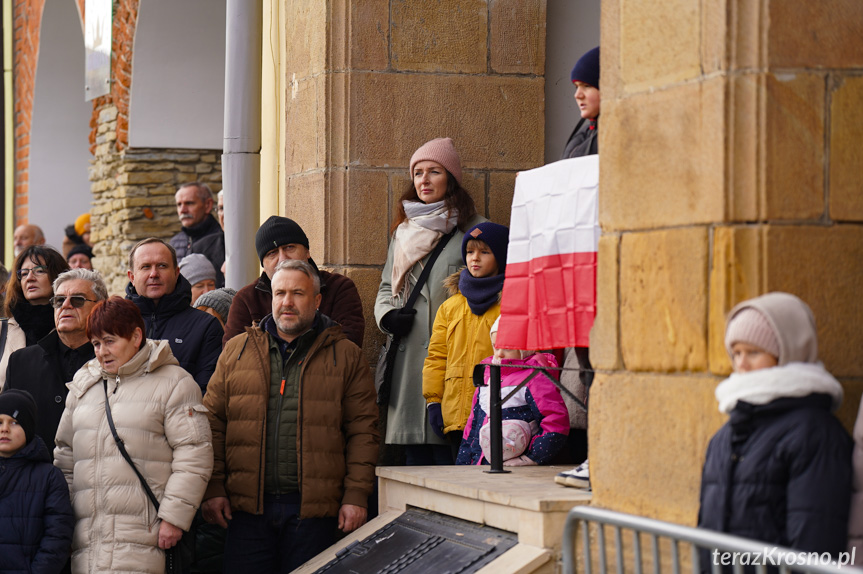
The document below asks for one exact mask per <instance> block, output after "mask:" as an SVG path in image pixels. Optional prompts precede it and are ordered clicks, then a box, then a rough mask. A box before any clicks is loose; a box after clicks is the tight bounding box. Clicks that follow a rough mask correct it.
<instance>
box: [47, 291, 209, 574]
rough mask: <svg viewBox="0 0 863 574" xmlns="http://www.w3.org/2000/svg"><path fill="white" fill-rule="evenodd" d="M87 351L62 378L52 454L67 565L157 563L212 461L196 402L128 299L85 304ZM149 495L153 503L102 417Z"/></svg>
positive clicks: (188, 380)
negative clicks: (61, 483) (90, 354)
mask: <svg viewBox="0 0 863 574" xmlns="http://www.w3.org/2000/svg"><path fill="white" fill-rule="evenodd" d="M87 335H88V337H89V338H90V340H91V342H92V343H93V348H94V351H95V353H96V358H95V359H93V360H92V361H90V362H89V363H87V364H86V365H84V366H83V367H82V368H81V369H80V370H79V371H78V372H77V373H76V374H75V378H74V379H73V381H72V382H71V383H69V394H68V396H67V399H66V410H65V411H64V413H63V417H62V418H61V420H60V427H59V429H58V430H57V437H56V444H57V447H56V449H55V450H54V464H55V465H56V466H58V467H59V468H60V469H61V470H62V471H63V474H64V475H65V476H66V480H67V482H68V484H69V489H70V491H71V493H72V506H73V508H74V510H75V519H76V524H75V533H74V536H73V540H72V571H73V572H75V573H78V572H88V573H89V572H138V573H140V572H147V573H154V574H160V573H163V572H164V571H165V555H164V552H163V551H164V550H166V549H168V548H171V547H173V546H174V545H176V544H177V543H178V542H179V540H180V538H181V537H182V534H183V531H184V530H187V529H188V528H189V526H190V525H191V523H192V519H193V517H194V515H195V511H196V509H197V508H198V506H199V505H200V503H201V498H202V497H203V495H204V491H205V489H206V487H207V482H208V481H209V479H210V474H211V473H212V470H213V446H212V435H211V433H210V425H209V423H208V421H207V417H206V409H205V407H204V406H203V405H202V404H201V391H200V390H199V387H198V385H197V383H195V380H194V379H193V378H192V377H191V375H189V374H188V373H187V372H186V371H184V370H183V369H182V368H180V366H179V364H178V363H177V360H176V359H175V358H174V356H173V354H171V348H170V347H169V346H168V342H167V341H151V340H147V339H146V338H145V337H144V321H143V319H142V318H141V314H140V312H139V311H138V308H137V307H136V306H135V305H134V304H133V303H132V302H131V301H126V300H125V299H121V298H120V297H111V298H110V299H108V300H107V301H103V302H101V303H99V304H98V305H96V306H95V307H94V308H93V311H92V313H91V314H90V316H89V317H88V319H87ZM106 401H107V403H108V404H109V405H110V411H111V414H112V417H113V420H114V424H115V427H116V430H117V434H118V435H119V437H120V439H121V440H122V441H123V443H124V444H125V448H126V450H127V451H128V453H129V456H130V457H131V458H132V460H133V462H134V463H135V466H136V467H137V469H138V471H139V472H140V473H141V474H142V475H143V477H144V478H145V479H146V481H147V484H148V485H149V487H150V489H151V490H152V491H153V493H154V494H155V497H156V498H157V499H158V500H159V503H160V507H159V511H158V513H157V512H156V510H155V509H154V507H153V504H152V503H151V502H150V499H149V498H148V496H147V494H146V492H145V490H144V487H143V485H142V484H141V481H140V480H139V479H138V477H137V475H136V474H135V471H134V470H133V469H132V467H131V465H130V464H129V463H128V462H127V461H126V460H125V459H124V458H123V456H122V455H121V453H120V450H119V448H118V446H117V444H116V442H115V440H114V436H113V433H112V431H111V429H110V427H109V424H108V421H107V412H106Z"/></svg>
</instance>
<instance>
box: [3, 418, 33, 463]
mask: <svg viewBox="0 0 863 574" xmlns="http://www.w3.org/2000/svg"><path fill="white" fill-rule="evenodd" d="M25 444H27V435H25V434H24V429H23V428H21V425H19V424H18V421H16V420H15V419H13V418H12V417H10V416H9V415H0V457H3V458H9V457H10V456H13V455H14V454H15V453H17V452H18V451H19V450H21V449H22V448H24V445H25Z"/></svg>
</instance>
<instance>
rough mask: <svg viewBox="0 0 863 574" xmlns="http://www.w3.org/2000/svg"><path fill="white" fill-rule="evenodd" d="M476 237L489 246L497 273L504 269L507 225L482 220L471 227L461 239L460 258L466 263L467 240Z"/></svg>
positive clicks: (507, 238) (507, 242)
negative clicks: (495, 262) (495, 261)
mask: <svg viewBox="0 0 863 574" xmlns="http://www.w3.org/2000/svg"><path fill="white" fill-rule="evenodd" d="M471 239H478V240H479V241H482V242H484V243H485V244H486V245H488V246H489V247H490V248H491V252H492V253H494V258H495V259H496V260H497V269H498V273H503V271H504V269H506V250H507V247H509V227H507V226H505V225H500V224H497V223H492V222H491V221H483V222H482V223H477V224H476V225H474V226H473V227H471V228H470V229H469V230H468V232H467V233H465V234H464V237H463V238H462V240H461V260H462V261H463V262H464V264H465V265H467V242H468V241H470V240H471Z"/></svg>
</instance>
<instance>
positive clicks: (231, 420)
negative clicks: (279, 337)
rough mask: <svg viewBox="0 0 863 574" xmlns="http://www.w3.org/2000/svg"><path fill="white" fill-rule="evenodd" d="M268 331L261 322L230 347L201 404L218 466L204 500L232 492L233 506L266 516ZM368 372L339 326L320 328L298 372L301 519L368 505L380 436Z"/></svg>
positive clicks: (236, 338) (358, 352)
mask: <svg viewBox="0 0 863 574" xmlns="http://www.w3.org/2000/svg"><path fill="white" fill-rule="evenodd" d="M269 336H270V335H268V334H267V333H266V332H264V331H262V330H261V329H260V328H259V327H250V328H247V329H246V333H245V334H243V335H240V336H237V337H234V338H233V339H231V340H230V341H229V342H228V344H227V345H225V348H224V350H223V351H222V355H221V357H219V362H218V363H217V364H216V372H215V373H213V378H212V379H210V384H209V386H208V387H207V395H206V396H205V397H204V405H205V406H206V407H207V409H208V410H209V412H208V416H209V417H210V426H211V428H212V431H213V449H214V451H215V464H214V468H213V477H212V479H211V480H210V484H209V485H208V487H207V492H206V494H205V495H204V500H207V499H210V498H215V497H220V496H227V497H228V499H229V500H230V502H231V509H232V510H239V511H243V512H250V513H254V514H261V513H262V512H263V507H264V504H263V501H264V464H265V453H266V443H265V434H266V433H265V431H266V426H267V421H266V418H267V398H268V394H269V388H270V359H269V345H270V343H269ZM377 419H378V410H377V406H376V404H375V389H374V383H373V381H372V374H371V370H370V369H369V365H368V363H367V362H366V360H365V359H364V358H363V356H362V351H361V350H360V348H359V347H357V346H356V345H355V344H353V343H352V342H350V341H349V340H347V338H346V337H345V335H344V334H343V333H342V329H341V327H339V326H338V325H334V326H332V327H329V328H325V329H323V330H322V331H321V332H320V333H319V334H318V336H317V338H316V339H315V341H314V343H313V344H312V347H311V349H309V351H308V354H307V355H306V358H305V360H304V361H303V366H302V370H301V372H300V403H299V410H298V412H297V450H298V457H297V459H298V476H299V481H300V491H301V503H300V517H301V518H308V517H320V516H337V515H338V512H339V508H340V507H341V505H342V504H353V505H356V506H361V507H364V508H365V507H366V506H367V504H368V497H369V495H370V494H371V492H372V485H373V484H374V478H375V462H376V460H377V456H378V442H379V440H380V435H379V433H378V428H377Z"/></svg>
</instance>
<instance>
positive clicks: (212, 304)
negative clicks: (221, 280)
mask: <svg viewBox="0 0 863 574" xmlns="http://www.w3.org/2000/svg"><path fill="white" fill-rule="evenodd" d="M236 294H237V292H236V291H235V290H234V289H231V288H230V287H222V288H221V289H216V290H215V291H207V292H206V293H204V294H203V295H201V296H200V297H198V300H197V301H195V305H194V306H195V309H197V308H198V307H209V308H210V309H212V310H213V311H215V312H216V313H218V314H219V315H220V316H221V317H222V322H223V323H227V322H228V311H230V309H231V302H232V301H233V300H234V295H236Z"/></svg>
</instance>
